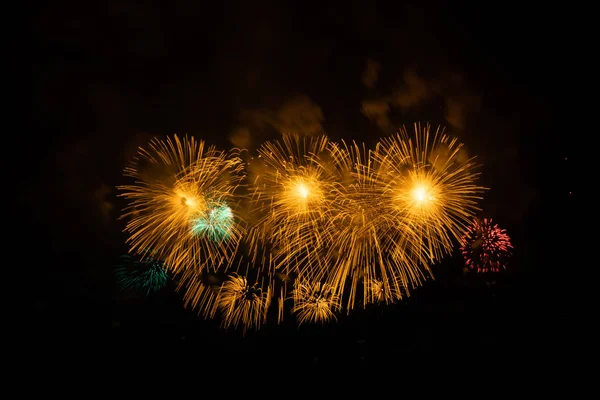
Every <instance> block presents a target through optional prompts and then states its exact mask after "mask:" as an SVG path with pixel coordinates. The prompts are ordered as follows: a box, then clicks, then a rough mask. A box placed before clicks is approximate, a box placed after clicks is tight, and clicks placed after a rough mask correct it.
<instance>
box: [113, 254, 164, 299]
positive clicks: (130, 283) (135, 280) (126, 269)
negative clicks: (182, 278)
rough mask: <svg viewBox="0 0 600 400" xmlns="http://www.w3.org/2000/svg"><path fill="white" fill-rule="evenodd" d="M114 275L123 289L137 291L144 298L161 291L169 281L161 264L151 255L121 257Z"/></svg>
mask: <svg viewBox="0 0 600 400" xmlns="http://www.w3.org/2000/svg"><path fill="white" fill-rule="evenodd" d="M115 274H116V276H117V280H118V282H119V284H120V285H121V287H122V288H123V289H135V290H139V291H141V292H143V293H144V294H145V295H146V296H148V295H150V294H151V293H153V292H157V291H159V290H160V289H162V288H163V287H164V286H165V285H166V284H167V280H168V279H169V275H168V273H167V271H166V270H165V267H164V265H163V263H162V262H161V261H160V260H157V259H155V258H154V257H152V256H151V255H145V256H137V257H133V256H131V255H129V254H124V255H122V256H121V257H120V262H119V265H118V266H117V268H116V269H115Z"/></svg>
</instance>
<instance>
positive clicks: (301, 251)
mask: <svg viewBox="0 0 600 400" xmlns="http://www.w3.org/2000/svg"><path fill="white" fill-rule="evenodd" d="M327 143H328V139H327V138H326V137H323V136H319V137H309V138H306V137H302V136H299V135H293V134H286V135H284V136H283V138H282V140H280V141H273V142H267V143H265V144H264V145H263V146H262V147H261V148H260V149H259V150H258V153H259V155H258V158H259V159H260V160H261V162H262V164H261V167H262V168H261V170H260V172H258V173H257V174H256V175H255V176H254V177H253V182H252V183H253V185H252V192H251V203H252V210H253V213H254V214H256V215H259V216H260V217H259V220H258V221H257V223H256V224H255V225H254V226H253V228H252V229H251V233H250V235H249V243H250V245H249V247H250V248H251V249H252V252H253V254H254V260H253V261H255V262H257V261H258V260H259V257H263V258H262V260H261V261H263V263H264V264H265V265H268V266H269V267H268V268H269V269H271V270H275V269H279V268H282V269H285V271H286V272H290V271H294V270H296V271H297V270H299V269H302V268H309V267H310V265H311V264H313V263H318V262H320V261H321V260H320V259H319V257H318V249H321V248H323V246H324V245H325V243H324V240H323V237H322V230H323V221H324V220H325V219H326V216H327V207H328V201H329V195H330V191H331V187H332V183H333V182H332V179H333V177H332V176H331V175H329V174H328V171H327V170H326V169H324V168H322V165H321V163H319V162H318V160H319V157H320V156H321V155H323V154H324V153H325V152H326V147H327ZM263 249H271V250H270V252H269V253H268V254H265V252H264V251H263Z"/></svg>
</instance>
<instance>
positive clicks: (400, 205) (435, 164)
mask: <svg viewBox="0 0 600 400" xmlns="http://www.w3.org/2000/svg"><path fill="white" fill-rule="evenodd" d="M374 154H375V159H376V160H377V163H378V166H377V170H378V173H377V177H376V179H377V181H378V182H379V184H380V185H382V187H383V188H384V189H383V190H384V193H385V196H384V198H385V199H386V200H387V204H386V205H384V208H385V211H383V212H389V213H390V214H391V217H392V218H393V219H395V220H397V221H407V222H408V225H409V226H410V228H411V230H412V232H413V233H416V234H418V235H419V236H420V238H419V241H420V243H421V247H422V248H421V250H422V251H420V252H417V253H415V254H414V256H415V257H416V258H417V259H418V260H419V261H420V262H422V263H431V262H436V261H438V260H439V259H440V258H442V257H443V256H444V255H446V254H449V253H450V252H451V251H452V249H453V247H454V246H453V240H454V239H456V240H460V237H461V235H462V232H463V231H464V228H465V227H466V226H467V225H468V224H469V223H470V221H471V220H472V219H473V217H474V215H475V213H476V212H477V211H479V208H478V206H477V203H478V201H479V200H480V199H481V194H482V193H483V192H484V190H485V188H484V187H482V186H479V185H477V184H476V181H477V179H478V176H479V173H476V172H474V171H475V169H476V168H477V165H476V164H475V162H474V158H467V157H466V155H465V152H464V149H463V145H462V144H461V143H459V142H458V140H457V139H456V138H452V137H450V136H449V135H447V134H445V133H444V129H443V128H440V127H438V129H437V130H436V131H435V133H433V134H432V133H431V129H430V125H426V126H425V127H422V126H421V125H420V124H415V135H414V137H411V135H409V134H408V132H407V130H406V128H403V129H401V130H400V132H399V133H398V134H397V135H394V136H391V137H388V138H383V139H382V140H381V141H380V142H379V144H378V145H377V147H376V150H375V153H374ZM398 252H405V249H404V248H403V246H400V247H399V248H398Z"/></svg>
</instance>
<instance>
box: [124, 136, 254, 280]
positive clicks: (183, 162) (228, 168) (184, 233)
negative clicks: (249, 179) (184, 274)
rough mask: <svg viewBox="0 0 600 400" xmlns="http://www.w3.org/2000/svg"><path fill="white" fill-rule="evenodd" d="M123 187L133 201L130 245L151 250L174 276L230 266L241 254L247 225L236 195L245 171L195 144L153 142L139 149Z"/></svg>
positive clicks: (127, 213)
mask: <svg viewBox="0 0 600 400" xmlns="http://www.w3.org/2000/svg"><path fill="white" fill-rule="evenodd" d="M125 175H126V176H127V177H130V178H133V179H134V183H132V184H129V185H122V186H119V187H118V188H119V190H121V192H122V193H121V194H120V196H121V197H124V198H125V199H127V200H128V202H129V205H128V206H127V208H126V209H125V210H124V213H123V216H122V217H123V218H128V219H129V222H128V223H127V226H126V228H125V230H126V232H128V233H129V238H128V243H129V244H130V246H131V248H132V249H133V250H134V251H145V249H148V248H152V249H153V251H154V252H155V253H156V254H157V256H158V257H159V258H161V259H163V260H164V261H165V263H166V264H167V265H168V266H169V268H170V269H172V270H173V271H174V272H178V271H180V270H182V269H184V268H195V269H196V270H202V268H204V267H205V266H207V265H209V266H214V267H215V268H216V267H217V266H221V265H223V264H225V265H226V264H228V263H230V262H231V260H232V259H233V257H234V255H235V252H236V251H237V248H238V245H239V242H240V240H241V237H242V234H243V228H242V227H243V224H242V220H241V218H240V217H239V215H237V214H236V210H235V209H236V205H237V202H236V199H235V197H234V194H235V190H236V188H237V187H238V185H239V184H240V181H241V179H243V165H242V163H241V159H240V158H239V157H238V156H236V155H235V154H233V155H230V154H226V153H224V152H221V151H217V150H216V149H215V148H214V147H206V146H205V144H204V142H203V141H196V140H195V139H194V138H189V139H188V138H187V137H186V138H185V139H183V140H180V139H179V138H178V137H177V136H175V137H174V139H171V138H168V139H167V140H166V141H162V140H158V139H154V140H153V141H151V142H150V146H149V149H148V150H146V149H142V148H141V149H140V150H139V152H138V155H137V157H136V158H135V159H134V162H133V163H132V165H131V166H128V167H127V168H126V169H125Z"/></svg>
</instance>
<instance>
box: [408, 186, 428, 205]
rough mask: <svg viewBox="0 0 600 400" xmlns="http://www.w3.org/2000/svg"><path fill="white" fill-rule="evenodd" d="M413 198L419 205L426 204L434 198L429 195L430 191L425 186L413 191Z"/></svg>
mask: <svg viewBox="0 0 600 400" xmlns="http://www.w3.org/2000/svg"><path fill="white" fill-rule="evenodd" d="M412 195H413V198H414V199H415V200H416V201H417V203H426V202H428V201H431V200H433V196H431V193H429V190H428V189H427V187H426V186H424V185H418V186H417V187H415V188H414V189H413V191H412Z"/></svg>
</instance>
